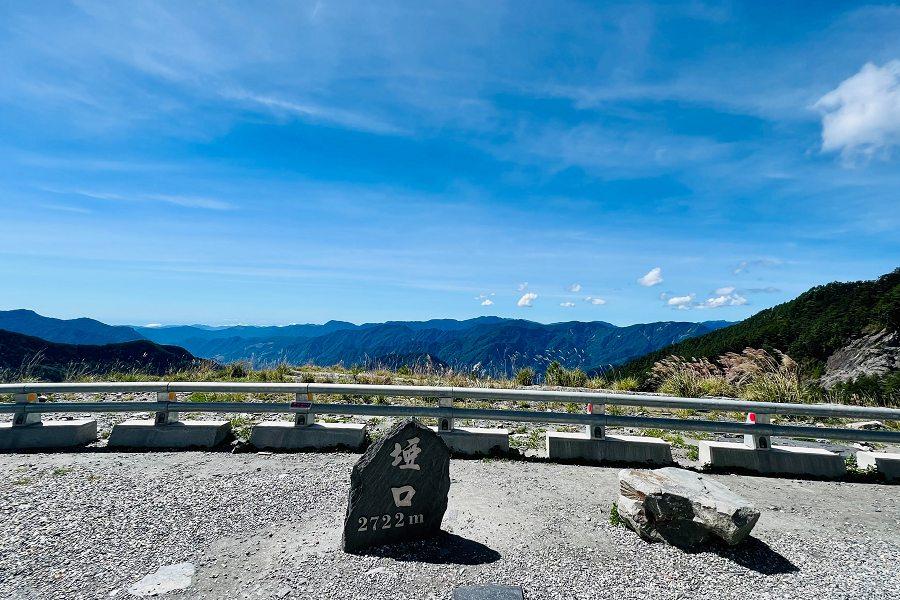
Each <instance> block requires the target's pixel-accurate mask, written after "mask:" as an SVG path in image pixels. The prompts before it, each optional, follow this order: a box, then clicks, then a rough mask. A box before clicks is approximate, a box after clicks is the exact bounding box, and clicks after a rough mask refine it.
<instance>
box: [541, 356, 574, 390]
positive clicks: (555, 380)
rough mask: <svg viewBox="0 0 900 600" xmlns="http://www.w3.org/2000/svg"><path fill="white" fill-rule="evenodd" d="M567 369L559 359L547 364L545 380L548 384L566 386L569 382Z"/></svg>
mask: <svg viewBox="0 0 900 600" xmlns="http://www.w3.org/2000/svg"><path fill="white" fill-rule="evenodd" d="M566 375H567V374H566V370H565V369H564V368H563V366H562V365H561V364H559V362H557V361H555V360H554V361H553V362H552V363H550V364H549V365H548V366H547V373H546V374H545V375H544V381H546V383H547V385H559V386H565V385H566V384H567V383H568V377H567V376H566Z"/></svg>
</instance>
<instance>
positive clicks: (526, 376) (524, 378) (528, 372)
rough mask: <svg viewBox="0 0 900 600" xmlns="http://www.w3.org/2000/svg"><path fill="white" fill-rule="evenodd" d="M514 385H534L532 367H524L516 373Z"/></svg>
mask: <svg viewBox="0 0 900 600" xmlns="http://www.w3.org/2000/svg"><path fill="white" fill-rule="evenodd" d="M516 385H524V386H528V385H534V369H532V368H531V367H525V368H524V369H519V370H518V372H517V373H516Z"/></svg>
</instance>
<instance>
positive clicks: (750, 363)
mask: <svg viewBox="0 0 900 600" xmlns="http://www.w3.org/2000/svg"><path fill="white" fill-rule="evenodd" d="M650 381H651V383H652V384H654V385H655V387H656V390H657V391H658V392H660V393H663V394H667V395H671V396H683V397H686V398H700V397H703V396H726V397H740V398H745V399H747V400H754V401H761V402H805V401H808V400H809V399H810V397H811V395H810V390H809V388H808V387H807V386H805V385H804V384H803V381H802V379H801V376H800V367H799V365H798V364H797V362H796V361H794V360H793V359H792V358H791V357H790V356H788V355H787V354H785V353H784V352H780V351H778V350H776V351H775V352H774V354H771V353H769V352H767V351H766V350H762V349H756V348H746V349H744V350H743V351H742V352H728V353H727V354H723V355H722V356H720V357H719V358H718V359H716V360H715V361H714V362H713V361H710V360H708V359H705V358H701V359H692V360H687V359H685V358H683V357H680V356H669V357H667V358H665V359H663V360H660V361H657V362H656V364H654V365H653V369H652V371H651V378H650Z"/></svg>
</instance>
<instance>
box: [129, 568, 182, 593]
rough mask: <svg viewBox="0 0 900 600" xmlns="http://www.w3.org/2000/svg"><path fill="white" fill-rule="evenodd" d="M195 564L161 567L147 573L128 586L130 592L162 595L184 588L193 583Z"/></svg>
mask: <svg viewBox="0 0 900 600" xmlns="http://www.w3.org/2000/svg"><path fill="white" fill-rule="evenodd" d="M193 576H194V565H193V564H192V563H189V562H183V563H178V564H175V565H168V566H166V567H160V568H159V569H157V570H156V572H154V573H150V574H149V575H145V576H144V577H143V578H142V579H141V580H140V581H137V582H135V583H133V584H131V585H130V586H129V587H128V593H129V594H133V595H135V596H140V597H144V596H161V595H162V594H167V593H169V592H173V591H175V590H183V589H185V588H187V587H189V586H190V585H191V579H192V578H193Z"/></svg>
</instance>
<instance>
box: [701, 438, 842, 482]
mask: <svg viewBox="0 0 900 600" xmlns="http://www.w3.org/2000/svg"><path fill="white" fill-rule="evenodd" d="M699 450H700V464H701V465H707V466H709V467H712V468H714V469H727V468H738V469H746V470H748V471H756V472H758V473H782V474H785V475H812V476H815V477H841V476H843V475H844V474H845V473H846V472H847V469H846V467H845V466H844V459H843V458H842V457H841V455H840V454H835V453H834V452H829V451H828V450H821V449H819V448H798V447H793V446H772V447H771V448H770V449H768V450H754V449H753V448H750V447H749V446H745V445H744V444H739V443H735V442H700V444H699Z"/></svg>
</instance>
